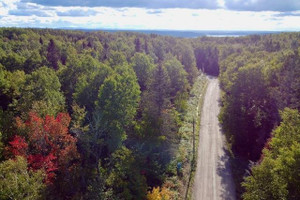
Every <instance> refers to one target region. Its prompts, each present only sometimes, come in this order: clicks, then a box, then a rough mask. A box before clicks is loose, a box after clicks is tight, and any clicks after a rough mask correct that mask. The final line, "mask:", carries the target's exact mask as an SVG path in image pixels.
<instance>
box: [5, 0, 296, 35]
mask: <svg viewBox="0 0 300 200" xmlns="http://www.w3.org/2000/svg"><path fill="white" fill-rule="evenodd" d="M0 27H34V28H87V29H123V30H124V29H125V30H128V29H141V30H146V29H150V30H245V31H246V30H261V31H300V0H0Z"/></svg>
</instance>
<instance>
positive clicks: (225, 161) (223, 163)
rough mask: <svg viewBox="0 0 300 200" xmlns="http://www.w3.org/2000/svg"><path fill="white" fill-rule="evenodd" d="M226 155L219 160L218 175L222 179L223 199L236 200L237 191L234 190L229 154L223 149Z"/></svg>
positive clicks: (221, 195)
mask: <svg viewBox="0 0 300 200" xmlns="http://www.w3.org/2000/svg"><path fill="white" fill-rule="evenodd" d="M223 151H224V152H225V154H224V155H223V156H221V157H219V159H218V166H217V174H218V175H219V176H220V177H221V187H222V188H221V190H220V191H221V194H220V197H221V199H224V200H235V199H236V198H235V191H234V189H233V188H232V185H233V183H232V182H231V181H232V178H231V177H232V174H231V167H230V160H229V156H228V155H229V152H228V150H227V149H226V148H224V147H223Z"/></svg>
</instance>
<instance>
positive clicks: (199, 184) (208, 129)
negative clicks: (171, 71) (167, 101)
mask: <svg viewBox="0 0 300 200" xmlns="http://www.w3.org/2000/svg"><path fill="white" fill-rule="evenodd" d="M219 97H220V89H219V81H218V79H216V78H212V77H209V84H208V87H207V91H206V95H205V99H204V104H203V110H202V116H201V128H200V138H199V147H198V161H197V162H198V163H197V169H196V175H195V182H194V188H193V199H195V200H220V199H225V200H235V187H234V183H233V180H232V176H231V170H230V168H229V163H228V162H229V161H228V156H227V154H226V150H225V148H226V147H225V138H224V135H223V134H222V133H221V131H220V126H219V122H218V114H219V111H220V107H219V102H218V101H219Z"/></svg>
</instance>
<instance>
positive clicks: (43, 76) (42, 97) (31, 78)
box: [17, 67, 65, 117]
mask: <svg viewBox="0 0 300 200" xmlns="http://www.w3.org/2000/svg"><path fill="white" fill-rule="evenodd" d="M60 88H61V84H60V82H59V79H58V77H57V75H56V74H55V71H54V70H52V69H50V68H47V67H41V68H39V69H38V70H36V71H34V72H32V73H31V74H30V75H28V76H27V77H26V82H25V86H24V88H23V89H22V91H21V95H20V99H19V101H18V105H17V110H18V111H19V112H21V113H27V112H28V111H30V110H33V111H35V112H36V113H38V114H39V115H40V116H43V117H44V116H46V115H47V114H48V115H52V116H55V115H56V114H57V113H58V112H60V111H63V110H64V107H65V98H64V96H63V94H62V93H61V92H60Z"/></svg>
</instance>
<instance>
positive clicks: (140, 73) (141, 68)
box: [132, 53, 155, 91]
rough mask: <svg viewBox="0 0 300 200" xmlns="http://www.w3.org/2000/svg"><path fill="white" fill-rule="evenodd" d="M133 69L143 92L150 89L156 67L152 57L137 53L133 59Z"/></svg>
mask: <svg viewBox="0 0 300 200" xmlns="http://www.w3.org/2000/svg"><path fill="white" fill-rule="evenodd" d="M132 64H133V69H134V71H135V73H136V76H137V78H138V82H139V85H140V87H141V91H144V90H146V89H148V87H149V84H150V80H151V78H152V74H153V70H154V68H155V65H154V64H153V61H152V59H151V57H149V56H147V55H146V54H144V53H136V54H134V56H133V58H132Z"/></svg>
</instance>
